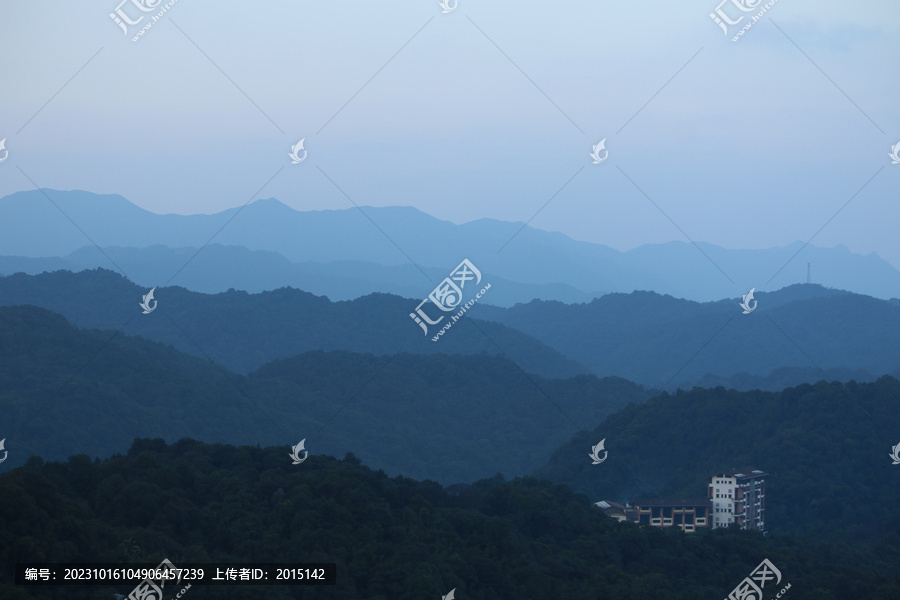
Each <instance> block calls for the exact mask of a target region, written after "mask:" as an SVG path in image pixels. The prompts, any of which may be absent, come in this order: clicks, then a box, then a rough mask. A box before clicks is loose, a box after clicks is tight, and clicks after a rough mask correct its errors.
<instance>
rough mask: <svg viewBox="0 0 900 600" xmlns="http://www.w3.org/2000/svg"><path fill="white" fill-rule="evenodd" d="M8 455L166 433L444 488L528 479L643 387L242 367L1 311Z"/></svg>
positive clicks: (105, 447)
mask: <svg viewBox="0 0 900 600" xmlns="http://www.w3.org/2000/svg"><path fill="white" fill-rule="evenodd" d="M0 361H2V364H3V365H4V368H3V369H0V390H2V394H0V415H2V422H3V425H4V427H3V432H2V433H0V437H5V438H7V440H6V449H7V450H8V451H9V452H10V456H9V458H8V460H7V461H6V462H5V463H3V464H0V470H3V469H7V468H11V467H12V466H16V465H20V464H22V462H23V461H24V460H25V457H26V456H28V455H29V454H35V455H38V456H42V457H44V458H47V459H61V458H65V457H67V456H70V455H72V454H78V453H86V454H89V455H90V456H100V457H106V456H110V455H111V454H113V453H115V452H121V451H123V449H125V448H127V447H128V445H129V444H130V442H131V440H133V439H134V438H135V437H138V436H141V435H153V436H158V437H161V438H163V439H165V440H167V441H169V442H172V441H175V440H177V439H179V438H181V437H185V436H193V437H194V438H198V439H201V440H203V441H207V442H230V443H236V444H257V443H260V444H267V445H268V444H271V445H283V447H284V448H285V452H287V448H288V447H289V446H290V445H293V444H296V443H297V442H299V441H300V440H301V439H303V438H306V439H307V446H306V447H307V449H308V450H309V451H310V452H311V453H313V454H330V455H332V456H342V455H343V454H344V453H345V452H348V451H352V452H354V453H356V454H357V455H358V456H360V458H362V459H363V460H365V461H366V463H367V464H370V465H372V466H374V467H376V468H383V469H385V470H386V471H387V472H389V473H391V474H392V475H395V474H404V475H407V476H415V477H419V478H422V479H425V478H431V479H434V480H436V481H440V482H442V483H445V484H449V483H456V482H460V481H474V480H475V479H478V478H481V477H486V476H490V475H493V474H494V473H497V472H502V473H504V474H506V475H507V476H513V475H517V474H522V475H524V474H527V473H530V472H531V470H532V469H534V468H535V467H537V466H539V465H540V464H543V463H544V462H545V461H546V460H547V459H548V458H549V457H550V455H551V453H552V452H553V451H554V450H555V449H556V448H558V447H559V445H560V444H562V443H564V442H565V441H566V440H567V439H569V438H570V437H571V435H572V433H573V432H575V431H577V430H578V429H580V428H582V427H588V426H591V425H595V424H597V423H599V422H600V421H601V420H602V419H603V418H604V417H606V416H607V415H609V414H611V413H612V412H613V411H615V410H618V409H620V408H623V407H625V406H626V405H628V404H629V403H631V402H643V401H644V400H646V399H647V398H649V397H650V393H649V392H647V391H645V390H644V389H642V388H641V387H640V386H637V385H635V384H633V383H631V382H628V381H625V380H623V379H619V378H606V379H602V380H601V379H598V378H596V377H594V376H592V375H584V376H578V377H573V378H569V379H559V380H556V379H542V378H540V377H538V376H536V375H533V374H529V373H526V372H524V371H522V370H521V369H520V368H519V367H517V366H516V365H514V364H513V363H512V362H510V361H509V360H508V359H506V358H502V357H497V356H489V355H480V356H459V355H455V356H452V355H440V354H439V355H429V356H422V355H410V354H396V355H392V356H374V355H371V354H365V355H364V354H355V353H352V352H344V351H340V352H339V351H335V352H307V353H304V354H301V355H298V356H295V357H292V358H288V359H283V360H279V361H275V362H273V363H270V364H268V365H265V366H264V367H262V368H261V369H259V370H258V371H257V372H254V373H251V374H249V375H240V374H236V373H232V372H229V371H228V370H227V369H224V368H222V367H220V366H218V365H215V364H213V363H212V362H210V361H208V360H205V359H201V358H196V357H193V356H189V355H187V354H184V353H182V352H179V351H178V350H175V349H174V348H172V347H167V346H164V345H163V344H160V343H158V342H153V341H150V340H147V339H144V338H140V337H131V336H127V335H124V334H122V333H115V332H110V331H83V330H79V329H77V328H75V327H73V326H72V325H70V324H69V323H68V322H66V320H65V319H64V318H63V317H61V316H60V315H58V314H55V313H52V312H50V311H47V310H44V309H41V308H37V307H33V306H18V307H5V308H0Z"/></svg>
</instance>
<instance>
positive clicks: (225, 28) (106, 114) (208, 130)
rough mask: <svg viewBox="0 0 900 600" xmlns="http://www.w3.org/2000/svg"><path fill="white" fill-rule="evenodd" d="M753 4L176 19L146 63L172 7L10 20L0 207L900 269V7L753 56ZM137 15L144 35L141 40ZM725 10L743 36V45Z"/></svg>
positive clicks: (192, 6) (822, 4)
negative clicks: (92, 199)
mask: <svg viewBox="0 0 900 600" xmlns="http://www.w3.org/2000/svg"><path fill="white" fill-rule="evenodd" d="M143 1H144V2H145V4H149V5H151V6H154V5H156V3H157V2H158V0H143ZM448 1H449V6H453V4H454V3H453V2H452V0H448ZM740 1H741V0H726V2H725V3H723V4H721V5H718V4H717V2H716V0H711V1H706V0H687V1H684V2H678V3H672V2H659V1H651V2H624V1H615V0H591V1H588V0H577V1H571V2H565V1H561V2H553V3H550V2H546V1H543V2H539V1H530V0H519V1H515V2H512V1H506V0H491V1H490V2H483V1H482V2H476V1H474V0H458V2H457V3H456V4H455V6H456V8H455V9H453V10H452V11H450V12H447V13H443V12H442V8H441V6H440V4H439V2H438V1H437V0H435V1H426V0H420V1H417V2H406V1H404V2H353V3H351V2H297V1H295V0H292V1H285V2H266V3H250V2H216V3H208V2H188V1H186V0H177V1H175V2H174V4H173V5H172V6H171V7H170V8H168V10H167V11H166V12H165V13H164V14H163V15H162V16H161V17H160V18H159V19H158V21H156V22H155V23H154V24H153V26H152V27H151V28H150V29H147V30H146V31H145V32H144V34H143V35H142V36H141V37H139V38H137V40H138V41H136V42H135V41H132V38H133V36H134V35H135V34H136V32H137V31H138V30H139V29H140V27H141V26H143V25H144V24H146V23H147V22H149V21H150V19H151V15H155V14H156V13H157V12H159V11H160V10H162V6H164V5H165V3H160V4H159V6H156V8H155V9H154V10H152V11H150V12H142V11H141V10H139V8H138V7H137V6H136V5H137V4H139V3H140V0H126V2H125V3H123V4H117V2H118V0H111V1H108V2H107V1H105V0H104V1H93V0H90V1H82V2H78V3H73V2H61V1H48V2H41V3H35V2H27V1H25V0H20V1H9V0H6V1H4V2H2V3H0V39H3V40H4V47H5V52H4V57H3V58H2V59H0V82H2V86H0V89H2V93H0V139H2V138H4V137H5V138H6V143H5V146H6V151H8V152H9V155H8V156H7V159H6V160H5V161H4V162H3V163H0V197H2V196H5V195H7V194H10V193H13V192H16V191H21V190H29V189H34V188H35V187H46V188H53V189H63V190H70V189H82V190H88V191H92V192H96V193H101V194H111V193H112V194H120V195H122V196H124V197H125V198H127V199H128V200H129V201H131V202H133V203H135V204H137V205H139V206H141V207H143V208H145V209H147V210H149V211H152V212H155V213H161V214H165V213H177V214H196V213H206V214H209V213H214V212H218V211H221V210H225V209H228V208H233V207H236V206H242V205H244V204H246V203H247V202H250V201H252V200H254V199H259V198H270V197H274V198H277V199H278V200H280V201H282V202H284V203H285V204H287V205H289V206H291V207H293V208H295V209H297V210H333V209H346V208H353V207H354V206H355V205H358V206H413V207H415V208H417V209H419V210H421V211H423V212H426V213H428V214H431V215H433V216H435V217H438V218H440V219H445V220H448V221H452V222H454V223H464V222H468V221H473V220H476V219H482V218H493V219H501V220H505V221H517V222H528V223H529V224H530V225H531V226H533V227H536V228H539V229H544V230H548V231H559V232H562V233H564V234H566V235H568V236H570V237H572V238H574V239H577V240H584V241H589V242H595V243H601V244H605V245H608V246H611V247H613V248H616V249H618V250H628V249H631V248H634V247H637V246H639V245H642V244H648V243H662V242H667V241H672V240H680V241H688V240H693V241H702V242H709V243H713V244H717V245H719V246H723V247H726V248H735V249H737V248H740V249H755V248H769V247H773V246H785V245H788V244H790V243H792V242H795V241H798V240H799V241H802V242H807V241H810V240H811V241H812V243H813V244H814V245H817V246H824V247H832V246H835V245H838V244H843V245H845V246H847V247H848V248H849V249H850V250H851V251H853V252H856V253H860V254H869V253H871V252H876V253H878V254H879V255H880V256H881V257H883V258H884V259H886V260H888V261H889V262H891V263H892V264H893V265H894V266H895V267H897V268H900V241H898V239H900V237H898V235H897V225H898V223H900V205H898V202H897V199H898V193H897V190H898V187H900V185H898V184H900V164H897V165H894V164H892V161H891V158H890V157H889V154H890V152H891V149H892V146H894V145H895V144H898V143H900V60H897V42H898V40H900V2H897V1H896V0H875V1H871V2H866V3H864V6H863V7H862V8H860V7H858V5H852V4H850V3H847V2H833V1H824V0H817V1H812V0H809V1H805V2H804V1H796V0H794V1H791V2H788V1H787V0H777V1H775V2H774V3H772V2H770V4H771V6H770V7H769V8H768V9H767V11H766V12H765V14H764V15H763V16H762V17H761V18H760V19H759V20H758V21H757V22H755V23H753V24H752V26H751V27H750V28H749V29H747V30H746V31H745V32H744V34H743V35H742V36H741V37H739V38H738V41H736V42H735V41H732V37H733V36H734V35H735V33H736V32H737V30H739V29H740V28H741V27H742V26H743V25H745V24H746V23H748V22H750V21H751V18H752V15H755V14H757V13H758V12H759V11H760V10H762V7H763V6H765V3H762V2H759V0H743V2H744V3H745V6H746V5H749V6H755V8H753V9H752V10H749V11H747V12H745V11H741V10H740V9H739V8H738V7H737V4H738V3H739V2H740ZM117 7H118V8H119V9H120V11H121V13H122V14H124V15H126V16H127V17H128V18H129V19H131V20H136V19H137V18H138V17H139V16H140V15H145V17H144V19H143V20H142V22H141V23H138V24H136V25H132V26H129V27H127V28H126V29H127V33H126V32H125V31H123V30H122V29H121V28H120V27H119V26H118V25H117V24H116V23H115V22H114V21H113V19H112V18H110V13H114V12H115V11H116V9H117ZM717 7H719V8H720V10H721V11H722V13H723V14H724V15H726V16H728V18H730V19H731V20H736V19H737V18H738V17H739V16H741V15H744V18H743V20H742V22H741V23H739V24H737V25H734V26H730V27H728V33H727V34H726V33H724V32H723V30H722V29H720V28H719V26H718V25H717V24H716V23H715V22H714V21H713V19H712V18H711V17H710V14H711V13H714V11H715V10H716V9H717ZM300 139H303V140H304V150H305V151H306V152H307V155H306V159H305V160H303V161H302V162H300V163H299V164H291V158H290V157H289V152H290V151H291V147H292V146H293V145H294V144H296V143H297V142H298V141H299V140H300ZM604 139H605V151H608V155H607V154H605V153H604V151H600V153H599V154H598V155H599V156H606V159H605V160H604V161H603V162H601V163H600V164H594V161H593V160H592V159H591V157H590V156H589V154H590V152H591V150H592V146H593V145H595V144H597V143H598V142H600V141H601V140H604ZM301 154H302V153H301ZM2 156H3V154H2V151H0V157H2ZM110 226H115V224H114V223H111V224H110ZM798 260H802V258H799V259H798Z"/></svg>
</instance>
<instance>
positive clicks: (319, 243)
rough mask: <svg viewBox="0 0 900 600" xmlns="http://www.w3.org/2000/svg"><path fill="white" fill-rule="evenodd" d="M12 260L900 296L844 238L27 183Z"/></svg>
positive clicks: (338, 293)
mask: <svg viewBox="0 0 900 600" xmlns="http://www.w3.org/2000/svg"><path fill="white" fill-rule="evenodd" d="M45 194H46V195H45ZM48 198H49V200H48ZM364 213H365V214H364ZM73 223H75V224H76V225H77V227H75V226H73ZM79 229H80V230H81V231H79ZM82 232H83V233H82ZM91 242H93V244H96V245H97V246H99V247H101V248H103V251H104V252H105V253H106V255H107V256H109V257H110V258H112V260H113V261H115V265H114V264H112V263H110V261H109V259H108V258H107V257H106V256H104V255H103V253H101V252H99V251H98V250H97V248H96V247H94V246H93V245H92V243H91ZM210 242H212V244H213V245H209V246H205V247H204V245H205V244H208V243H210ZM234 246H237V247H238V248H234ZM86 247H87V248H86ZM199 248H203V250H202V251H201V252H200V254H199V255H197V257H196V258H195V259H193V261H191V262H190V263H188V260H189V259H190V257H191V256H193V255H194V254H196V252H197V249H199ZM410 253H411V254H410ZM798 253H799V254H798ZM404 254H406V255H404ZM0 256H2V257H3V258H2V259H0V273H4V274H10V273H14V272H18V271H23V272H27V273H38V272H41V271H44V270H47V269H56V268H76V269H78V268H91V267H96V266H102V267H104V268H120V269H122V271H123V272H124V273H125V274H126V275H127V276H128V277H129V278H131V279H132V280H133V281H135V282H136V283H138V284H140V285H142V286H145V287H153V286H157V285H164V284H166V283H171V284H173V285H181V286H184V287H186V288H188V289H192V290H196V291H204V292H217V291H225V290H227V289H229V288H235V289H244V290H246V291H250V292H254V291H263V290H270V289H277V288H278V287H283V286H285V285H290V286H291V287H297V288H299V289H304V290H306V291H309V292H311V293H316V294H322V295H327V296H328V297H329V298H331V299H332V300H342V299H352V298H356V297H359V296H360V295H365V294H367V293H371V292H385V293H393V294H397V295H401V296H405V297H411V298H422V297H424V296H425V295H427V294H428V293H429V292H430V291H431V289H432V288H433V287H434V285H435V283H436V282H438V281H440V280H441V279H442V278H443V277H445V276H446V274H447V273H448V272H449V271H450V270H451V269H452V268H453V267H454V266H456V265H457V264H459V262H460V260H462V258H468V259H470V260H471V261H472V262H473V263H474V264H475V265H477V266H478V268H479V269H480V270H481V271H482V272H483V273H484V274H485V275H486V276H487V277H488V280H489V281H491V282H492V283H494V284H495V288H494V289H493V290H492V293H491V298H490V300H486V302H487V303H490V304H494V305H497V306H511V305H513V304H515V303H519V302H522V303H524V302H528V301H530V300H532V299H535V298H537V299H543V300H560V301H563V302H569V303H571V302H588V301H590V300H591V299H592V298H595V297H597V296H600V295H602V294H604V293H609V292H631V291H633V290H653V291H655V292H657V293H660V294H669V295H672V296H675V297H678V298H685V299H690V300H698V301H712V300H720V299H722V298H735V297H739V296H740V295H741V294H743V293H746V291H747V290H749V289H750V288H751V287H755V288H756V289H757V290H761V291H766V290H775V289H779V288H781V287H784V286H786V285H790V284H793V283H801V282H805V281H806V278H807V263H808V262H809V263H811V264H812V281H814V282H816V283H820V284H822V285H824V286H826V287H831V288H836V289H845V290H850V291H853V292H856V293H861V294H866V295H870V296H873V297H876V298H894V297H898V296H900V271H898V270H897V269H895V268H894V267H892V266H891V265H890V264H889V263H887V262H886V261H884V260H883V259H881V258H880V257H878V256H877V255H875V254H870V255H867V256H861V255H855V254H852V253H850V252H849V250H847V249H846V248H845V247H843V246H837V247H835V248H817V247H815V246H813V245H804V244H803V243H802V242H799V241H798V242H795V243H793V244H791V245H789V246H786V247H782V248H770V249H767V250H727V249H724V248H721V247H717V246H713V245H710V244H704V243H702V242H698V243H697V244H696V247H695V246H694V245H692V244H690V243H687V242H670V243H666V244H652V245H644V246H640V247H638V248H635V249H633V250H630V251H628V252H619V251H617V250H614V249H612V248H609V247H606V246H602V245H599V244H591V243H587V242H578V241H574V240H572V239H570V238H568V237H566V236H564V235H562V234H559V233H552V232H546V231H540V230H537V229H533V228H531V227H528V226H523V225H522V224H520V223H510V222H503V221H496V220H491V219H481V220H477V221H473V222H470V223H465V224H463V225H455V224H453V223H450V222H447V221H440V220H438V219H435V218H433V217H430V216H428V215H426V214H424V213H422V212H419V211H418V210H416V209H414V208H410V207H388V208H372V207H363V208H362V209H361V210H360V209H357V208H355V207H351V208H347V209H342V210H333V211H307V212H299V211H295V210H293V209H291V208H290V207H288V206H286V205H284V204H282V203H280V202H278V201H277V200H275V199H265V200H258V201H256V202H253V203H251V204H249V205H247V206H244V207H238V208H233V209H229V210H226V211H222V212H220V213H216V214H213V215H189V216H182V215H173V214H169V215H157V214H154V213H150V212H148V211H145V210H143V209H141V208H140V207H138V206H135V205H133V204H131V203H130V202H128V201H127V200H126V199H125V198H122V197H121V196H117V195H98V194H93V193H90V192H84V191H56V190H48V189H45V190H35V191H27V192H17V193H14V194H10V195H9V196H6V197H4V198H2V199H0ZM39 258H40V259H43V260H34V259H39ZM47 259H49V260H47ZM186 263H188V264H187V266H186V267H185V268H184V270H182V271H180V272H179V269H180V268H181V267H183V266H184V265H185V264H186ZM412 263H415V265H414V264H412ZM116 265H117V266H116ZM420 269H421V271H420ZM176 273H177V275H176ZM173 275H174V276H175V277H174V278H173ZM170 280H171V281H170ZM501 283H502V285H499V284H501Z"/></svg>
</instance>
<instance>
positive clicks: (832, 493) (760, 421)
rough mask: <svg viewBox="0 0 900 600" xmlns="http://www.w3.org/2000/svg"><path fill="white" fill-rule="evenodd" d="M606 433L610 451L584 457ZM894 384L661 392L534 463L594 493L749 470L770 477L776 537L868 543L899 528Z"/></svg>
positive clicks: (618, 493)
mask: <svg viewBox="0 0 900 600" xmlns="http://www.w3.org/2000/svg"><path fill="white" fill-rule="evenodd" d="M603 438H606V449H607V450H608V452H609V458H608V459H607V460H606V461H605V462H604V463H603V465H602V473H601V472H600V471H601V469H600V467H596V466H592V465H591V464H590V461H589V460H585V459H586V453H587V452H588V450H589V448H590V447H591V445H593V444H596V443H597V442H598V441H599V440H600V439H603ZM897 443H900V381H898V380H896V379H894V378H892V377H888V376H885V377H882V378H881V379H879V380H878V381H876V382H873V383H863V384H857V383H856V382H853V381H850V382H847V383H840V382H831V383H828V382H824V381H821V382H819V383H817V384H815V385H809V384H804V385H800V386H797V387H794V388H787V389H784V390H782V391H780V392H774V393H773V392H760V391H753V392H737V391H734V390H726V389H724V388H713V389H701V388H695V389H693V390H691V391H686V392H685V391H679V392H678V393H676V394H671V395H670V394H667V393H663V394H661V395H660V396H657V397H654V398H652V399H651V400H649V401H648V402H646V403H644V404H642V405H640V406H639V405H634V406H629V407H628V408H626V409H625V410H622V411H619V412H617V413H615V414H613V415H611V416H610V417H608V418H607V419H606V420H605V421H604V422H603V423H602V424H600V425H599V426H598V427H597V428H595V429H594V431H593V432H591V433H584V432H581V433H578V434H576V435H575V436H574V437H573V439H572V440H571V441H570V442H569V443H567V444H565V445H564V446H563V447H561V448H560V449H559V450H558V451H557V452H556V453H555V454H554V456H553V458H552V459H551V461H550V462H549V463H548V464H547V465H545V466H543V467H541V468H540V469H538V470H537V473H538V474H540V475H542V476H547V477H549V478H551V479H553V480H556V481H560V482H565V483H567V484H569V485H570V486H572V489H573V490H575V491H577V492H583V493H586V494H588V495H589V496H590V497H591V498H594V499H596V500H599V499H601V498H602V499H608V500H613V501H617V502H625V501H628V500H630V499H633V498H636V497H639V496H684V497H696V496H704V495H706V484H707V483H709V476H710V475H712V474H713V473H715V472H717V471H722V470H725V469H729V468H741V467H745V466H752V467H754V468H758V469H762V470H764V471H766V472H767V473H769V476H768V477H767V478H766V496H767V497H766V511H767V516H766V524H767V527H768V528H769V530H770V531H773V532H793V533H804V534H808V535H813V536H815V537H817V538H820V539H821V538H835V537H843V536H850V537H851V538H853V539H871V538H873V537H875V536H877V535H878V534H879V533H880V532H882V531H884V530H885V529H886V528H888V529H889V528H893V530H895V531H896V530H900V514H898V512H897V503H896V498H897V490H898V489H900V467H898V466H896V465H893V464H892V461H891V459H890V458H889V456H888V455H889V454H890V450H891V447H892V446H893V445H895V444H897Z"/></svg>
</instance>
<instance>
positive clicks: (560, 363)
mask: <svg viewBox="0 0 900 600" xmlns="http://www.w3.org/2000/svg"><path fill="white" fill-rule="evenodd" d="M423 280H424V283H425V284H427V285H425V286H423V291H422V296H423V297H424V296H425V295H426V294H427V293H428V292H430V291H431V289H432V288H433V286H434V284H433V283H430V282H428V280H427V279H425V278H424V277H423ZM147 292H148V289H147V288H141V287H138V286H136V285H135V284H133V283H132V282H130V281H128V280H127V279H125V278H124V277H122V276H121V275H119V274H118V273H115V272H113V271H109V270H106V269H93V270H88V271H82V272H80V273H71V272H69V271H56V272H54V273H42V274H40V275H25V274H22V273H19V274H16V275H10V276H7V277H0V306H13V305H25V304H27V305H33V306H40V307H42V308H45V309H48V310H52V311H54V312H57V313H59V314H61V315H63V316H64V317H66V319H67V320H68V321H69V322H71V323H72V324H73V325H76V326H78V327H81V328H84V329H102V330H120V329H121V330H122V331H124V332H125V333H127V334H128V335H140V336H142V337H146V338H148V339H151V340H155V341H158V342H163V343H165V344H170V345H172V346H174V347H175V348H177V349H178V350H181V351H182V352H185V353H187V354H191V355H194V356H199V357H209V358H211V359H212V360H214V361H216V362H217V363H219V364H220V365H223V366H225V367H227V368H228V369H230V370H232V371H235V372H238V373H248V372H250V371H253V370H254V369H257V368H259V367H260V366H262V365H264V364H266V363H267V362H270V361H272V360H275V359H278V358H287V357H290V356H295V355H297V354H301V353H303V352H310V351H313V350H348V351H351V352H358V353H362V354H365V353H372V354H376V355H388V356H390V355H392V354H395V353H397V352H408V353H411V354H465V355H479V354H489V355H493V356H496V355H500V354H506V355H508V356H509V357H511V358H512V359H513V360H514V361H515V362H516V364H518V365H519V366H520V367H522V368H523V369H525V370H526V371H528V372H530V373H537V374H538V375H541V376H543V377H571V376H573V375H577V374H581V373H589V372H590V371H589V370H588V369H587V368H586V367H584V366H582V365H579V364H578V363H576V362H575V361H573V360H571V359H568V358H566V357H564V356H562V355H561V354H560V353H559V352H557V351H556V350H553V349H552V348H550V347H548V346H546V345H545V344H543V343H542V342H539V341H537V340H536V339H534V338H532V337H530V336H528V335H525V334H523V333H521V332H520V331H517V330H515V329H511V328H509V327H507V326H505V325H501V324H499V323H490V322H478V323H473V322H472V319H470V318H469V317H470V316H471V315H468V314H467V315H466V318H465V319H462V322H461V323H460V324H459V325H458V326H456V327H454V328H453V334H452V335H444V336H442V337H441V339H440V341H439V342H432V341H431V337H432V336H433V335H435V333H436V332H437V330H438V328H437V327H432V328H431V333H430V335H424V334H423V332H422V330H421V329H420V328H419V327H418V326H417V325H416V324H415V323H414V322H413V320H412V319H411V318H410V317H409V314H410V313H411V312H413V311H414V310H415V308H416V305H417V304H418V303H419V302H421V300H422V299H421V298H419V299H417V300H412V299H408V298H401V297H399V296H393V295H390V294H370V295H368V296H365V297H362V298H357V299H356V300H351V301H344V302H331V301H329V300H328V298H326V297H324V296H314V295H313V294H310V293H308V292H305V291H302V290H298V289H294V288H280V289H277V290H272V291H269V292H263V293H259V294H248V293H247V292H243V291H236V290H233V289H231V290H228V291H227V292H223V293H221V294H201V293H197V292H192V291H189V290H186V289H184V288H181V287H158V288H156V291H155V299H156V300H157V302H158V304H157V308H156V310H154V312H153V313H152V314H149V315H142V314H141V311H140V309H139V307H138V303H139V302H140V299H141V297H142V295H143V294H146V293H147ZM442 324H443V323H442Z"/></svg>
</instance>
